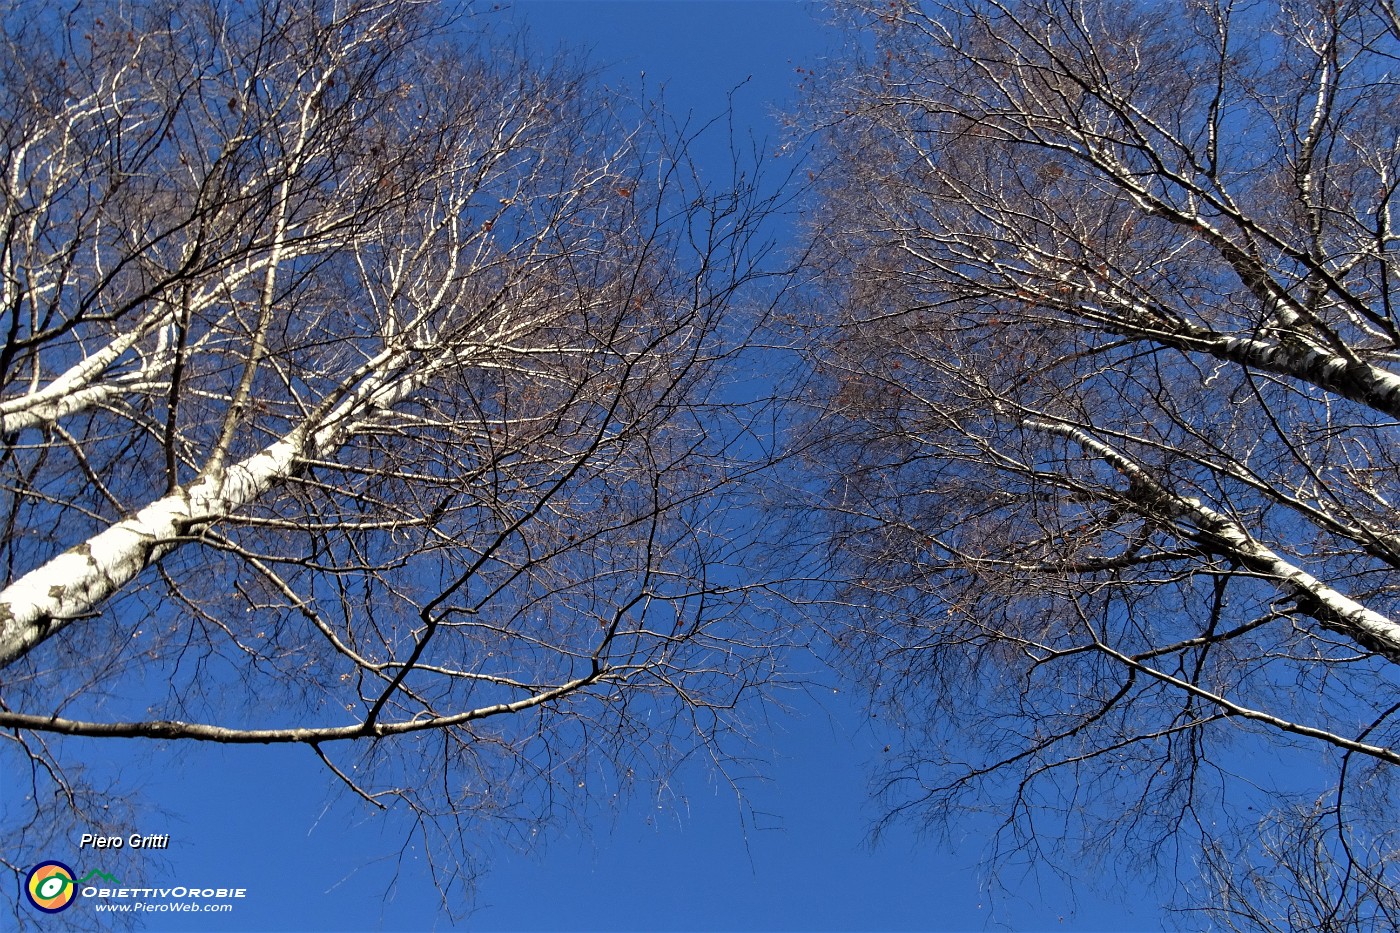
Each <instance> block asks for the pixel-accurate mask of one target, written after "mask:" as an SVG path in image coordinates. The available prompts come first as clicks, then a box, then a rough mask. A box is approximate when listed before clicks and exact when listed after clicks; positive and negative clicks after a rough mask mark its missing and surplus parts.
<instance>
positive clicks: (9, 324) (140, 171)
mask: <svg viewBox="0 0 1400 933" xmlns="http://www.w3.org/2000/svg"><path fill="white" fill-rule="evenodd" d="M4 27H5V29H6V30H7V32H6V33H5V35H4V43H5V46H4V51H3V53H0V70H2V71H3V74H2V75H0V81H2V82H3V92H0V133H2V134H3V142H0V177H2V178H3V182H0V184H3V198H0V231H3V241H0V273H2V274H3V278H2V279H0V288H3V296H0V301H2V302H3V311H0V314H3V329H4V344H3V350H0V431H2V432H3V439H4V447H3V452H0V514H3V521H4V531H3V534H0V562H3V565H4V573H3V578H4V585H3V588H2V589H0V665H2V666H3V668H4V685H3V693H0V727H3V729H4V730H5V731H4V733H3V734H4V736H5V738H6V739H8V740H9V741H8V742H7V743H6V744H7V745H9V746H11V749H12V751H15V752H17V753H18V754H19V755H20V756H21V757H20V760H21V761H25V762H27V768H28V772H27V773H28V784H29V786H28V788H27V790H26V799H27V800H33V801H45V800H49V799H53V798H54V797H55V794H57V800H58V804H57V805H56V806H55V807H52V808H48V811H49V812H45V805H42V804H41V805H39V808H38V810H37V811H35V812H34V813H33V814H31V816H37V817H42V818H43V819H38V820H35V821H34V822H32V823H31V824H30V832H31V835H30V837H29V839H30V841H34V840H39V841H42V840H40V839H39V837H38V836H34V835H33V833H37V832H39V831H40V830H39V829H38V827H39V826H41V825H42V824H43V823H44V821H45V820H51V819H53V818H54V815H55V813H54V812H53V811H55V810H57V811H63V810H68V811H72V812H75V813H76V812H77V811H78V810H80V809H81V806H82V797H81V793H80V792H81V785H82V782H81V781H80V780H79V777H78V771H79V769H80V766H81V763H82V762H83V761H84V760H91V756H92V755H93V751H92V749H93V742H94V741H95V740H98V739H105V740H111V739H118V738H126V739H161V740H166V741H167V743H169V742H180V741H211V742H224V743H252V744H268V743H297V744H301V745H304V746H306V747H307V748H308V754H315V755H317V756H319V757H320V760H321V761H322V762H324V765H325V767H326V768H327V769H329V771H330V772H332V773H334V775H335V776H336V777H338V778H339V779H340V780H341V781H343V782H344V784H345V785H346V786H347V787H348V788H350V789H351V790H353V792H354V793H355V794H357V795H359V796H360V797H362V798H363V799H364V800H365V801H368V802H369V803H371V804H373V805H374V806H376V807H381V808H385V807H387V808H398V809H400V811H403V812H408V813H410V814H412V815H413V816H414V818H415V819H416V820H417V825H418V830H417V831H420V832H421V833H422V834H423V835H424V836H425V837H428V841H429V842H442V843H444V844H445V845H446V847H447V850H448V851H456V852H458V853H461V852H462V851H463V850H464V849H467V846H466V844H465V843H464V842H463V840H462V838H461V835H460V834H461V832H462V823H461V822H460V821H461V820H463V819H467V818H471V819H477V818H479V817H486V816H494V817H499V818H501V819H503V820H507V821H511V823H512V824H513V825H514V824H518V825H521V826H522V827H530V826H533V825H534V824H535V823H536V822H537V821H538V820H541V819H545V818H547V817H549V816H550V815H551V814H552V813H554V812H555V811H556V810H557V809H558V808H559V803H561V802H563V801H566V800H572V799H577V797H578V796H579V795H582V794H590V795H596V796H599V797H602V798H605V799H606V798H607V797H608V796H609V795H610V794H612V793H614V792H618V791H621V790H625V788H626V787H627V786H628V785H629V784H631V783H632V782H633V781H634V780H639V779H641V778H643V777H645V776H646V775H648V774H650V773H653V772H654V771H655V769H658V768H663V767H665V765H666V762H667V761H668V760H671V759H672V757H673V756H676V755H682V754H689V753H691V752H693V751H695V750H697V749H703V750H706V751H707V753H709V754H714V755H719V754H722V753H723V751H724V748H725V738H724V737H725V735H726V734H727V730H728V729H729V727H730V726H731V725H732V724H733V721H734V715H735V713H734V711H735V709H736V705H737V704H739V703H740V701H741V700H742V699H743V697H744V696H745V695H746V694H748V693H749V692H750V691H751V690H753V688H755V687H756V686H759V685H761V684H762V683H764V681H765V680H766V679H767V678H768V677H769V676H770V673H771V669H770V655H769V652H768V651H767V650H766V639H767V636H766V635H764V634H763V632H762V631H761V629H760V628H759V627H757V626H756V624H755V623H756V619H757V616H756V614H755V613H754V612H753V611H752V607H751V605H750V599H749V596H748V594H747V591H746V590H745V589H744V588H743V586H742V585H741V584H742V581H741V580H740V578H739V576H738V575H737V574H736V572H735V567H736V566H737V565H738V564H739V563H740V561H741V558H742V555H743V552H744V548H745V547H746V542H747V541H748V540H749V539H750V538H751V536H752V533H753V529H752V527H750V526H749V524H748V522H747V520H746V519H745V518H744V514H743V512H742V504H743V497H744V491H743V490H744V484H745V482H746V478H747V477H748V476H749V475H750V474H751V473H752V471H753V470H755V469H757V465H756V464H755V462H754V461H753V457H754V451H755V450H756V447H755V445H754V444H753V441H752V436H753V432H752V431H751V426H750V421H751V419H753V418H756V417H758V413H757V410H756V409H755V408H754V406H752V405H748V404H745V403H743V401H742V399H740V397H739V395H738V393H736V392H734V391H732V390H731V389H730V388H729V387H728V386H727V384H726V380H727V379H728V374H729V373H731V372H732V370H733V365H732V364H733V362H734V360H735V359H737V358H738V357H739V356H740V355H741V354H742V353H743V352H744V347H745V346H746V345H747V341H748V339H749V336H750V334H751V333H752V329H753V328H754V327H756V326H758V325H759V324H760V323H761V315H760V314H759V313H758V312H754V313H748V312H745V311H743V310H742V309H741V308H740V305H739V303H740V301H741V300H747V299H745V295H749V296H750V297H753V296H755V295H756V294H757V293H756V292H753V288H754V287H755V286H757V285H759V284H761V283H760V282H759V280H760V279H761V278H762V275H761V273H760V263H761V261H762V260H763V257H764V252H765V250H764V248H763V246H762V244H761V243H759V242H758V241H757V240H756V239H755V237H756V236H757V234H758V229H757V228H758V224H759V222H760V220H761V218H762V216H763V215H764V213H765V212H766V211H768V210H769V209H770V208H771V202H767V201H764V200H762V198H761V197H760V195H759V193H758V192H759V191H760V190H761V189H760V187H759V185H758V182H757V180H756V178H755V177H754V175H753V173H752V172H750V174H749V175H747V176H746V177H744V178H739V179H738V180H737V181H736V182H735V185H734V187H732V188H731V189H729V190H727V191H721V192H716V191H714V190H712V189H710V188H708V187H706V186H704V185H703V184H701V181H700V179H699V176H698V174H697V173H696V171H695V169H694V166H693V165H692V164H691V163H690V161H689V160H688V158H687V140H686V138H685V136H684V135H683V134H682V133H680V132H677V131H675V130H668V129H667V128H666V127H665V125H663V123H662V121H660V120H659V118H652V117H649V116H647V115H646V114H645V113H644V112H641V111H639V110H638V109H637V108H635V107H630V106H629V105H627V104H626V103H625V102H622V101H617V100H613V99H610V98H608V97H606V96H603V95H602V94H600V93H599V92H597V91H596V90H595V89H594V88H593V87H592V86H591V85H590V83H589V81H588V80H586V79H585V78H584V77H582V76H580V74H579V73H578V72H577V70H576V69H573V68H571V67H569V66H567V65H565V64H559V65H555V66H553V67H549V68H544V69H540V68H536V67H533V66H531V65H530V64H529V63H527V62H526V61H525V60H524V59H523V58H522V57H521V56H520V55H519V54H518V53H517V52H515V51H513V49H512V48H511V47H510V46H509V45H506V46H501V45H500V44H499V43H493V42H492V40H491V39H490V36H489V35H485V34H482V35H473V34H469V33H468V32H467V30H466V29H465V27H464V26H462V25H461V24H456V25H453V24H451V23H449V22H445V21H444V20H443V18H442V10H441V8H440V7H438V6H437V5H436V4H428V3H415V2H411V0H404V2H400V0H367V2H354V3H342V2H323V3H311V4H304V3H286V4H282V3H277V2H271V0H270V2H266V3H258V4H248V5H236V4H224V3H217V2H210V3H205V4H194V5H190V4H188V3H178V4H177V3H165V2H161V0H157V2H151V3H144V4H137V5H129V4H121V5H117V4H112V5H101V4H99V5H97V7H96V8H93V7H91V6H85V7H83V8H80V9H79V10H78V11H76V12H74V13H73V14H72V16H71V17H69V19H68V20H66V21H63V22H60V20H59V18H58V17H45V16H40V15H34V16H30V17H26V16H25V15H24V10H23V9H21V10H20V11H18V12H16V11H13V10H12V11H10V13H9V15H8V16H7V17H6V18H5V19H4ZM629 112H630V113H631V114H632V116H630V117H629V116H628V113H629ZM760 304H761V303H760ZM736 399H738V400H737V401H736ZM721 493H723V498H719V495H720V494H721ZM65 737H69V738H65ZM71 737H81V739H73V738H71ZM166 747H169V745H167V746H166ZM352 763H353V766H352ZM7 767H8V765H7ZM425 771H426V772H428V774H431V775H432V777H431V778H426V777H425V773H424V772H425ZM15 799H17V798H15ZM82 818H83V819H85V820H97V819H99V818H100V814H98V815H96V816H94V815H92V814H84V815H83V817H82ZM23 851H27V850H25V849H23V848H20V849H13V848H12V849H8V850H7V853H16V852H23ZM437 851H441V849H440V848H439V849H437ZM468 854H469V849H468ZM18 858H19V856H18V855H13V856H12V861H11V867H12V868H20V867H22V865H21V864H20V862H19V861H14V860H13V859H18ZM467 877H468V876H467V875H466V874H460V875H459V874H458V873H457V872H456V869H455V867H449V868H448V869H445V870H443V871H442V872H441V873H440V875H439V880H440V884H441V886H442V888H443V890H444V896H445V897H446V896H448V895H449V894H451V896H452V897H453V899H454V903H455V902H458V901H457V900H456V898H457V896H458V895H459V894H460V891H457V892H453V891H452V888H453V886H454V885H456V884H461V883H465V880H466V878H467Z"/></svg>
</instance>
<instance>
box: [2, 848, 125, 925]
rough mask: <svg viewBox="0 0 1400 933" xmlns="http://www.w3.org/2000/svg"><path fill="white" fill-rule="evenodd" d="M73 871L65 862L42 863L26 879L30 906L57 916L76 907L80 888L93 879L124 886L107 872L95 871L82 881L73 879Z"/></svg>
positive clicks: (26, 890) (25, 889)
mask: <svg viewBox="0 0 1400 933" xmlns="http://www.w3.org/2000/svg"><path fill="white" fill-rule="evenodd" d="M73 874H74V872H73V869H71V868H69V867H68V866H67V865H65V864H63V863H62V862H56V861H54V860H52V859H50V860H49V861H47V862H40V863H39V864H38V865H35V866H34V868H33V869H31V870H30V872H29V877H27V878H25V879H24V893H25V896H26V897H28V898H29V903H31V904H33V905H34V907H35V908H36V909H38V910H42V911H43V912H44V913H46V914H56V913H58V912H59V911H61V910H67V909H68V908H69V907H71V906H72V905H73V901H75V900H77V897H78V885H80V884H84V883H85V882H88V881H91V880H92V879H93V878H101V879H102V880H103V881H108V882H111V883H112V884H121V882H120V881H118V880H117V879H116V878H114V877H112V876H111V875H109V874H107V873H106V872H105V871H98V870H97V869H93V870H92V871H90V872H88V873H87V874H86V875H85V876H83V877H82V878H79V879H78V880H76V881H74V880H73Z"/></svg>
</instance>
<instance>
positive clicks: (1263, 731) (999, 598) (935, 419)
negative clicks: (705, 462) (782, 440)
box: [809, 0, 1400, 929]
mask: <svg viewBox="0 0 1400 933" xmlns="http://www.w3.org/2000/svg"><path fill="white" fill-rule="evenodd" d="M846 10H847V12H848V13H849V15H850V17H851V19H852V22H853V23H854V24H855V28H857V29H858V30H860V31H861V35H862V36H863V39H864V41H863V42H861V43H852V47H853V48H861V49H862V51H859V52H853V53H852V55H851V56H850V58H849V59H848V61H846V62H845V63H843V65H842V66H840V67H839V68H837V69H836V70H835V71H834V72H833V73H831V74H828V75H823V76H821V77H819V78H816V79H814V81H813V91H812V93H811V94H810V97H809V100H810V103H811V116H812V117H813V118H814V119H815V120H817V121H819V124H820V126H821V138H822V140H823V145H824V146H825V147H826V152H827V154H828V158H829V167H828V169H827V176H826V180H825V182H824V185H825V197H824V202H823V203H824V209H823V213H822V215H821V217H820V219H819V220H818V221H817V222H816V223H815V224H814V234H815V237H816V242H817V243H818V244H819V245H820V246H821V248H822V249H823V251H824V253H825V255H826V257H827V258H826V263H825V279H824V281H825V285H824V290H823V291H822V292H821V293H820V295H821V297H820V300H821V301H824V302H825V303H826V306H827V307H829V308H830V309H831V311H830V315H829V316H828V317H827V318H826V319H825V321H824V326H823V329H821V330H819V331H817V332H816V334H817V342H818V343H819V344H820V349H819V350H816V351H814V352H815V353H816V355H817V361H818V365H819V366H820V368H821V372H822V373H823V378H824V379H825V383H824V388H823V390H822V392H821V393H820V398H821V401H822V405H821V410H822V414H821V417H820V419H819V420H818V422H817V426H818V427H819V429H820V430H821V432H822V436H823V437H824V438H825V441H824V443H825V447H824V451H825V452H824V453H823V455H822V460H823V462H825V463H829V464H831V465H832V466H833V469H832V471H831V472H830V473H829V477H830V478H829V482H828V483H827V485H826V489H827V494H826V497H825V499H824V502H823V505H824V508H825V513H826V515H827V516H828V523H827V525H826V530H827V532H828V534H829V538H828V539H829V542H830V544H829V548H828V550H827V554H828V555H829V556H830V558H831V567H832V572H833V574H834V575H835V579H836V580H838V581H840V585H839V586H838V588H837V590H836V591H835V596H834V598H835V599H836V600H837V602H838V603H839V604H840V605H841V607H842V615H841V618H844V619H847V620H848V626H847V627H845V628H842V629H840V630H839V631H838V634H837V640H838V647H840V648H841V649H842V650H841V651H840V653H839V655H838V656H839V658H840V659H841V663H846V664H853V665H855V666H854V668H853V670H854V671H855V672H858V675H859V676H861V677H862V678H865V679H867V682H868V683H869V684H871V685H872V686H871V688H870V689H871V693H872V696H873V698H874V700H875V701H876V702H877V704H879V706H880V708H882V709H885V710H888V711H889V712H890V713H891V714H892V715H894V716H895V717H896V718H897V721H898V722H900V723H901V724H902V725H903V727H904V728H905V729H907V730H908V731H907V733H906V734H907V737H908V741H907V742H906V743H905V744H904V745H903V746H902V747H896V748H894V749H892V750H891V752H890V764H889V767H888V768H887V770H886V771H885V772H884V777H883V780H882V783H881V787H882V790H883V792H884V794H885V800H886V803H887V805H888V807H889V812H890V813H891V814H892V815H899V814H915V815H917V816H918V817H919V818H924V819H930V820H947V819H952V818H953V815H954V814H956V813H957V812H959V811H960V810H962V809H963V808H969V807H970V808H974V809H984V810H986V811H988V812H990V813H992V814H994V815H995V817H996V818H997V819H998V820H999V822H1000V825H1001V831H1000V832H999V833H998V835H997V837H996V839H995V840H994V841H993V842H992V843H991V846H990V848H991V851H992V852H993V853H994V854H996V855H998V856H1000V857H1004V858H1012V859H1014V858H1017V857H1021V858H1025V859H1029V860H1038V859H1040V858H1041V857H1042V856H1050V857H1051V858H1052V860H1053V859H1065V858H1071V859H1072V858H1079V857H1081V856H1083V855H1085V854H1088V855H1098V856H1101V857H1102V858H1103V859H1104V862H1101V863H1100V864H1110V865H1114V866H1117V870H1118V871H1120V872H1122V873H1123V874H1125V875H1133V874H1134V873H1133V871H1132V870H1130V869H1128V868H1126V867H1124V866H1126V865H1127V864H1128V863H1129V862H1134V863H1136V864H1137V865H1138V866H1139V867H1142V866H1150V867H1149V868H1146V869H1145V870H1147V871H1149V872H1152V873H1154V874H1157V875H1158V876H1159V877H1160V873H1161V872H1162V871H1164V870H1165V871H1166V873H1167V877H1172V878H1179V877H1182V876H1183V875H1184V876H1185V877H1187V878H1191V877H1197V878H1198V879H1199V878H1202V877H1203V878H1204V879H1205V880H1201V881H1198V882H1197V883H1196V886H1195V888H1194V890H1195V893H1196V895H1197V897H1196V899H1195V900H1193V901H1190V903H1191V904H1192V905H1193V906H1200V905H1202V904H1208V905H1213V906H1214V907H1215V908H1216V912H1215V914H1214V919H1215V920H1217V921H1219V922H1223V923H1225V924H1227V925H1234V924H1238V925H1239V926H1241V927H1243V928H1261V927H1268V925H1269V924H1271V923H1272V924H1274V925H1275V926H1276V927H1277V928H1280V929H1288V928H1295V929H1300V928H1317V929H1342V928H1346V929H1392V928H1394V926H1395V925H1396V923H1397V919H1398V918H1397V909H1398V904H1400V902H1397V900H1396V895H1395V891H1396V882H1397V875H1396V871H1397V868H1396V863H1395V860H1394V856H1395V852H1396V846H1397V843H1398V842H1400V840H1397V838H1396V836H1395V833H1394V828H1393V827H1394V821H1393V819H1392V818H1391V816H1390V814H1389V812H1388V811H1389V809H1390V808H1389V807H1388V806H1386V805H1385V801H1386V800H1387V796H1386V795H1387V794H1388V793H1389V788H1390V787H1391V784H1390V782H1391V780H1392V779H1393V776H1394V774H1395V766H1396V765H1397V764H1400V721H1397V719H1396V714H1397V712H1400V702H1397V695H1396V684H1397V667H1396V664H1397V662H1400V538H1397V528H1400V521H1398V519H1400V513H1397V511H1396V507H1397V506H1396V504H1397V502H1398V501H1400V498H1398V497H1400V486H1397V481H1398V480H1400V471H1398V470H1397V468H1398V467H1400V463H1397V459H1396V441H1397V437H1398V435H1397V430H1396V419H1397V417H1400V368H1397V367H1398V365H1400V361H1397V351H1398V350H1400V329H1397V319H1396V314H1397V308H1396V293H1395V282H1396V277H1397V273H1400V265H1397V259H1396V250H1397V246H1398V245H1400V243H1397V234H1396V228H1395V222H1396V214H1395V211H1396V190H1397V180H1398V179H1400V146H1397V129H1398V127H1397V123H1396V119H1395V114H1396V113H1397V106H1396V105H1397V84H1396V81H1395V63H1396V60H1397V55H1400V21H1397V18H1396V15H1395V8H1394V6H1393V5H1392V4H1390V3H1388V2H1374V3H1372V2H1353V3H1340V4H1338V3H1312V2H1297V3H1295V2H1286V3H1279V4H1262V5H1260V4H1251V5H1247V6H1246V5H1242V4H1231V3H1224V2H1214V0H1202V2H1183V3H1179V4H1170V5H1164V6H1158V5H1151V4H1147V5H1142V4H1130V3H1123V4H1119V3H1080V2H1076V0H1043V2H1042V0H1027V2H1015V0H1008V2H1001V0H969V2H965V3H964V2H960V0H950V2H948V3H927V4H920V3H905V2H889V3H872V4H868V5H867V4H852V5H849V6H848V7H846ZM850 620H854V622H853V623H851V622H850ZM1125 852H1132V853H1134V857H1133V858H1131V859H1129V858H1125V857H1124V853H1125ZM1143 853H1146V854H1147V855H1150V856H1152V857H1151V858H1149V859H1142V858H1140V855H1141V854H1143ZM1058 864H1060V865H1064V864H1065V862H1063V861H1060V862H1058ZM1280 878H1292V879H1294V880H1296V881H1298V884H1297V885H1296V886H1295V885H1290V884H1288V883H1286V882H1276V881H1275V880H1273V879H1280ZM1261 879H1263V880H1261ZM1139 881H1140V876H1138V878H1137V880H1135V881H1134V883H1135V884H1136V883H1139ZM1266 882H1267V883H1266ZM1222 891H1223V892H1225V893H1224V894H1223V895H1220V894H1219V892H1222ZM1189 922H1190V923H1192V924H1195V923H1199V922H1200V921H1199V920H1191V921H1189Z"/></svg>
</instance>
